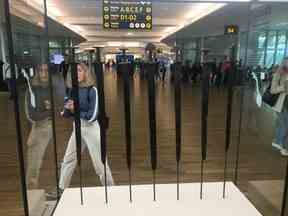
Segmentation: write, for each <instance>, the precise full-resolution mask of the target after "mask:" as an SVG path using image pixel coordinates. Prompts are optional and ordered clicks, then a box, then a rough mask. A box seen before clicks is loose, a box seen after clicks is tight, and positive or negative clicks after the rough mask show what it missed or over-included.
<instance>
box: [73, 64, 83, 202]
mask: <svg viewBox="0 0 288 216" xmlns="http://www.w3.org/2000/svg"><path fill="white" fill-rule="evenodd" d="M71 78H72V98H73V101H74V127H75V139H76V150H77V165H78V169H79V186H80V195H81V205H83V186H82V167H81V159H82V158H81V149H82V143H81V141H82V139H81V120H80V109H79V84H78V72H77V63H71Z"/></svg>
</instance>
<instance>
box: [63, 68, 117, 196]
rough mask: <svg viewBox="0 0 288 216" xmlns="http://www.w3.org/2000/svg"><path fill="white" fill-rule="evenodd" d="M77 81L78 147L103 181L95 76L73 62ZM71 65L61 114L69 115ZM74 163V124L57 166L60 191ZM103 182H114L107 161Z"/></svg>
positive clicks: (72, 104) (71, 112)
mask: <svg viewBox="0 0 288 216" xmlns="http://www.w3.org/2000/svg"><path fill="white" fill-rule="evenodd" d="M77 70H78V82H79V109H80V119H81V136H82V151H84V149H85V148H86V147H87V148H88V151H89V154H90V157H91V159H92V163H93V166H94V169H95V171H96V174H97V175H98V176H99V178H100V181H101V183H102V184H103V185H104V184H105V181H104V180H105V179H104V164H103V163H102V161H101V145H100V127H99V123H98V121H97V114H98V93H97V88H96V87H95V79H94V76H93V75H92V73H91V72H90V70H89V69H88V67H87V66H86V65H85V64H83V63H81V64H78V66H77ZM71 83H72V81H71V69H70V71H69V73H68V77H67V86H68V87H69V88H70V92H69V94H68V96H67V97H66V98H65V102H64V110H63V111H62V112H61V115H62V116H63V117H66V118H69V117H72V116H73V115H74V101H73V99H72V95H71V88H72V84H71ZM76 165H77V155H76V140H75V127H74V128H73V132H72V134H71V137H70V139H69V142H68V146H67V148H66V152H65V156H64V159H63V163H62V167H61V176H60V182H59V188H60V190H61V191H60V192H62V191H63V190H64V189H65V188H67V187H68V186H69V184H70V181H71V178H72V175H73V172H74V169H75V167H76ZM107 185H109V186H111V185H114V180H113V177H112V174H111V171H110V168H109V166H108V165H107Z"/></svg>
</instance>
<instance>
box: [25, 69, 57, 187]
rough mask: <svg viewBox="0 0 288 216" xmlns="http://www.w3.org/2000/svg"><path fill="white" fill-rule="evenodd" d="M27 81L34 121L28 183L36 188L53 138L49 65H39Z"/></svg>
mask: <svg viewBox="0 0 288 216" xmlns="http://www.w3.org/2000/svg"><path fill="white" fill-rule="evenodd" d="M26 77H27V76H26ZM27 83H28V88H27V90H26V97H25V108H26V115H27V119H28V120H29V121H30V122H31V123H32V129H31V131H30V134H29V138H28V140H27V184H28V187H29V188H30V189H35V188H38V183H39V173H40V168H41V165H42V162H43V157H44V154H45V151H46V149H47V146H48V144H49V143H50V142H51V140H52V127H51V125H52V124H51V116H50V110H51V102H50V94H49V83H48V67H47V65H46V64H43V65H39V66H38V67H37V68H36V71H35V76H34V78H33V79H32V80H31V81H30V80H29V79H27Z"/></svg>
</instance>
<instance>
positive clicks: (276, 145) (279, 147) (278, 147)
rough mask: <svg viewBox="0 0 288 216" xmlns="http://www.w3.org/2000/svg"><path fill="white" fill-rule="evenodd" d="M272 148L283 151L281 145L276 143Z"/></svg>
mask: <svg viewBox="0 0 288 216" xmlns="http://www.w3.org/2000/svg"><path fill="white" fill-rule="evenodd" d="M272 146H273V147H274V148H276V149H278V150H280V151H281V150H282V149H283V148H282V146H281V145H279V144H277V143H274V142H273V143H272Z"/></svg>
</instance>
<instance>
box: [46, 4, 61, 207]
mask: <svg viewBox="0 0 288 216" xmlns="http://www.w3.org/2000/svg"><path fill="white" fill-rule="evenodd" d="M44 21H45V28H44V31H45V32H44V38H45V46H46V47H45V50H46V56H45V57H46V59H45V62H47V67H48V74H49V91H50V101H51V118H52V134H53V151H54V164H55V177H56V179H55V180H56V188H57V201H59V199H60V194H59V184H58V183H59V173H58V153H57V137H56V124H55V102H54V92H53V80H52V73H51V71H50V68H49V55H50V54H49V35H48V16H47V1H46V0H44Z"/></svg>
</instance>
